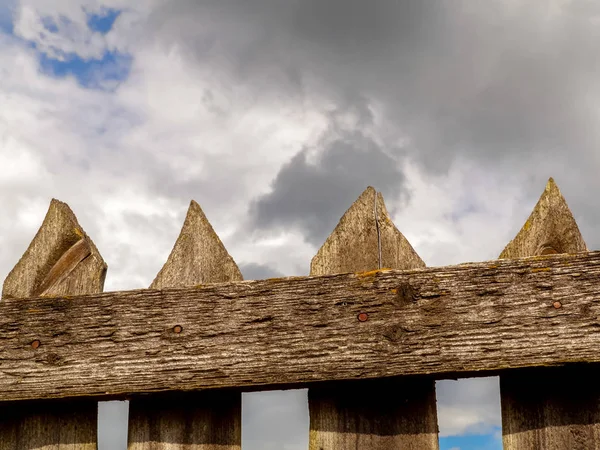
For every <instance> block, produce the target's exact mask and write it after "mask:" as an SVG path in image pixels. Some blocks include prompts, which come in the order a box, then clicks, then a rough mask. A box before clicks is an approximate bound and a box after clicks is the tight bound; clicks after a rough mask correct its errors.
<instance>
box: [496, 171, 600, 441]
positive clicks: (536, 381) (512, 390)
mask: <svg viewBox="0 0 600 450" xmlns="http://www.w3.org/2000/svg"><path fill="white" fill-rule="evenodd" d="M584 251H588V250H587V247H586V245H585V242H584V240H583V238H582V236H581V233H580V232H579V228H578V226H577V223H576V222H575V219H574V218H573V215H572V213H571V211H570V210H569V207H568V205H567V202H566V201H565V199H564V197H563V196H562V194H561V192H560V190H559V189H558V187H557V185H556V183H555V182H554V180H553V179H552V178H550V179H549V180H548V183H547V184H546V188H545V190H544V192H543V193H542V195H541V197H540V199H539V201H538V203H537V204H536V206H535V207H534V209H533V212H532V213H531V215H530V216H529V218H528V219H527V221H526V222H525V224H524V225H523V227H522V228H521V230H520V231H519V233H518V234H517V236H516V237H515V238H514V239H513V240H512V241H511V242H510V243H509V244H508V245H507V246H506V248H505V249H504V251H503V252H502V253H501V254H500V256H499V258H501V259H502V258H521V257H527V256H539V255H547V254H553V253H576V252H584ZM549 307H550V308H552V305H549ZM559 307H560V306H559ZM597 373H598V370H597V369H596V368H595V367H594V368H589V367H588V368H585V367H578V368H577V369H575V370H573V369H572V368H535V369H521V370H516V371H511V372H510V373H507V374H503V375H501V376H500V400H501V405H502V434H503V439H502V440H503V444H504V449H505V450H524V449H547V450H591V449H600V388H599V387H598V384H597V382H596V381H597Z"/></svg>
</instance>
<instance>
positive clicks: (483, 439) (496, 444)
mask: <svg viewBox="0 0 600 450" xmlns="http://www.w3.org/2000/svg"><path fill="white" fill-rule="evenodd" d="M499 435H500V428H498V429H497V430H496V433H493V434H482V435H467V436H447V437H440V450H451V449H460V450H502V438H501V437H499Z"/></svg>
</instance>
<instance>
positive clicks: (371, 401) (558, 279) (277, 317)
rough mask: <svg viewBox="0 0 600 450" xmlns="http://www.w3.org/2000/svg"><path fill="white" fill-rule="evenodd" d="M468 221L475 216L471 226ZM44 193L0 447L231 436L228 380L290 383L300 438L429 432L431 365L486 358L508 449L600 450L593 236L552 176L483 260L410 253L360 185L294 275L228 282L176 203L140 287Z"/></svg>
mask: <svg viewBox="0 0 600 450" xmlns="http://www.w3.org/2000/svg"><path fill="white" fill-rule="evenodd" d="M484 231H485V230H482V232H484ZM105 274H106V264H105V263H104V261H103V259H102V257H101V256H100V253H99V252H98V250H97V248H96V246H95V245H94V243H93V242H92V241H91V239H90V238H89V237H88V236H87V235H86V234H85V232H84V231H83V230H82V228H81V227H80V225H79V224H78V222H77V219H76V217H75V215H74V214H73V213H72V211H71V210H70V209H69V207H68V206H67V205H66V204H64V203H61V202H59V201H57V200H52V202H51V204H50V208H49V211H48V213H47V215H46V218H45V219H44V222H43V224H42V226H41V228H40V230H39V231H38V233H37V234H36V236H35V237H34V239H33V241H32V242H31V244H30V246H29V248H28V249H27V251H26V252H25V254H24V255H23V257H22V258H21V259H20V261H19V262H18V263H17V264H16V266H15V267H14V269H13V270H12V271H11V272H10V274H9V275H8V277H7V278H6V280H5V282H4V286H3V291H2V297H3V300H2V301H1V302H0V364H1V366H0V402H2V404H1V407H0V448H1V449H10V450H12V449H27V450H29V449H44V450H49V449H61V450H64V449H69V450H74V449H85V450H88V449H95V448H96V447H97V444H96V435H97V402H98V400H108V399H129V400H130V410H129V432H128V433H129V434H128V446H129V449H135V450H142V449H156V450H158V449H160V450H167V449H169V450H174V449H186V450H189V449H198V450H233V449H240V448H241V392H242V391H253V390H269V389H285V388H299V387H307V388H308V389H309V390H308V392H309V412H310V437H309V441H310V444H309V447H310V450H346V449H348V450H349V449H361V450H384V449H385V450H392V449H403V450H429V449H438V448H439V444H438V424H437V416H436V403H435V401H436V400H435V384H434V383H435V380H436V379H443V378H457V377H466V376H483V375H485V376H487V375H500V387H501V404H502V425H503V444H504V448H505V449H511V450H512V449H519V450H522V449H550V450H554V449H565V450H566V449H569V450H572V449H581V450H589V449H600V437H599V436H600V427H599V425H598V424H600V383H598V380H599V378H598V370H597V367H598V366H597V365H595V364H590V363H598V362H600V351H598V349H599V348H600V252H588V250H587V248H586V245H585V243H584V241H583V239H582V237H581V235H580V233H579V230H578V227H577V225H576V223H575V220H574V219H573V216H572V214H571V212H570V211H569V208H568V206H567V204H566V202H565V200H564V198H563V197H562V195H561V194H560V192H559V190H558V188H557V187H556V185H555V184H554V181H553V180H552V179H550V181H549V182H548V184H547V186H546V189H545V191H544V193H543V194H542V196H541V198H540V200H539V202H538V204H537V205H536V207H535V208H534V210H533V213H532V214H531V216H530V217H529V219H528V220H527V221H526V222H525V225H524V226H523V228H522V229H521V231H520V232H519V233H518V234H517V236H516V237H515V239H514V240H512V241H511V242H510V243H509V244H508V245H507V246H506V248H505V249H504V251H503V252H502V253H501V255H500V259H499V260H495V261H487V262H479V263H467V264H460V265H457V266H448V267H436V268H427V267H425V264H424V263H423V261H422V260H421V258H420V257H419V256H418V255H417V254H416V253H415V251H414V250H413V248H412V247H411V245H410V244H409V243H408V241H407V240H406V239H405V237H404V236H403V235H402V234H401V233H400V232H399V231H398V230H397V229H396V227H395V226H394V224H393V223H392V221H391V220H390V217H389V216H388V213H387V211H386V208H385V205H384V202H383V198H382V196H381V194H379V193H376V191H375V190H374V189H373V188H370V187H369V188H367V190H365V192H363V194H362V195H361V196H360V197H359V198H358V200H356V202H355V203H354V204H353V205H352V206H351V207H350V208H349V209H348V211H347V212H346V213H345V214H344V216H343V217H342V218H341V220H340V222H339V224H338V226H337V227H336V228H335V230H334V231H333V232H332V234H331V235H330V236H329V237H328V239H327V240H326V242H325V243H324V244H323V246H322V247H321V249H320V250H319V251H318V253H317V254H316V256H315V257H314V258H313V260H312V263H311V267H310V276H308V277H290V278H281V279H268V280H259V281H243V280H242V275H241V273H240V271H239V269H238V267H237V265H236V263H235V262H234V261H233V259H232V258H231V256H229V254H228V253H227V251H226V250H225V248H224V246H223V244H222V243H221V241H220V239H219V238H218V237H217V235H216V233H215V232H214V230H213V228H212V227H211V225H210V223H209V222H208V220H207V219H206V217H205V215H204V214H203V212H202V210H201V209H200V206H198V204H197V203H195V202H193V201H192V203H191V205H190V208H189V211H188V214H187V217H186V219H185V223H184V225H183V228H182V230H181V234H180V236H179V238H178V239H177V242H176V243H175V246H174V248H173V251H172V253H171V255H170V256H169V258H168V260H167V262H166V264H165V265H164V267H163V268H162V269H161V271H160V272H159V273H158V275H157V276H156V278H155V280H154V281H153V282H152V284H151V286H150V287H149V288H148V289H143V290H135V291H126V292H106V293H102V289H103V284H104V278H105Z"/></svg>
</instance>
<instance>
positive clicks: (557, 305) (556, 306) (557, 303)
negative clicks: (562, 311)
mask: <svg viewBox="0 0 600 450" xmlns="http://www.w3.org/2000/svg"><path fill="white" fill-rule="evenodd" d="M552 306H554V307H555V308H556V309H558V308H560V307H561V306H562V303H560V302H554V303H552Z"/></svg>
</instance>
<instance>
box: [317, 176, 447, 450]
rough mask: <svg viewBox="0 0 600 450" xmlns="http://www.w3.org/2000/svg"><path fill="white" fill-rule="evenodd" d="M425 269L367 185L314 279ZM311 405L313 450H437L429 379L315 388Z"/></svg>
mask: <svg viewBox="0 0 600 450" xmlns="http://www.w3.org/2000/svg"><path fill="white" fill-rule="evenodd" d="M420 267H425V263H424V262H423V261H422V260H421V258H420V257H419V256H418V255H417V253H416V252H415V251H414V249H413V248H412V246H411V245H410V243H409V242H408V241H407V240H406V238H405V237H404V236H403V235H402V234H401V233H400V232H399V231H398V229H397V228H396V227H395V226H394V224H393V223H392V221H391V219H390V217H389V215H388V213H387V210H386V208H385V204H384V201H383V197H382V196H381V194H379V193H377V192H376V191H375V189H373V188H372V187H368V188H367V189H366V190H365V191H364V192H363V193H362V194H361V195H360V196H359V198H358V199H357V200H356V201H355V202H354V204H353V205H352V206H351V207H350V208H349V209H348V210H347V211H346V213H345V214H344V215H343V217H342V218H341V219H340V222H339V224H338V225H337V227H336V228H335V229H334V230H333V232H332V233H331V235H330V236H329V237H328V238H327V240H326V241H325V243H324V244H323V246H322V247H321V248H320V249H319V251H318V252H317V254H316V255H315V257H314V258H313V260H312V262H311V270H310V274H311V275H326V274H335V273H343V272H358V271H369V270H374V269H378V268H379V269H380V268H390V269H414V268H420ZM365 313H367V316H366V318H367V320H368V311H365ZM359 321H360V319H357V326H359V325H360V323H359ZM357 358H360V355H357ZM308 400H309V414H310V438H309V442H310V443H309V449H310V450H349V449H361V450H379V449H382V450H383V449H388V448H389V449H391V448H402V449H405V450H429V449H431V450H437V449H438V448H439V444H438V436H437V432H438V428H437V427H438V425H437V411H436V400H435V383H434V381H433V380H432V379H428V378H426V377H422V378H419V379H409V378H402V379H397V378H394V379H392V378H390V379H380V380H376V381H373V380H365V381H362V380H361V381H354V382H343V383H337V384H336V385H335V386H334V387H320V388H310V389H309V390H308Z"/></svg>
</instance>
